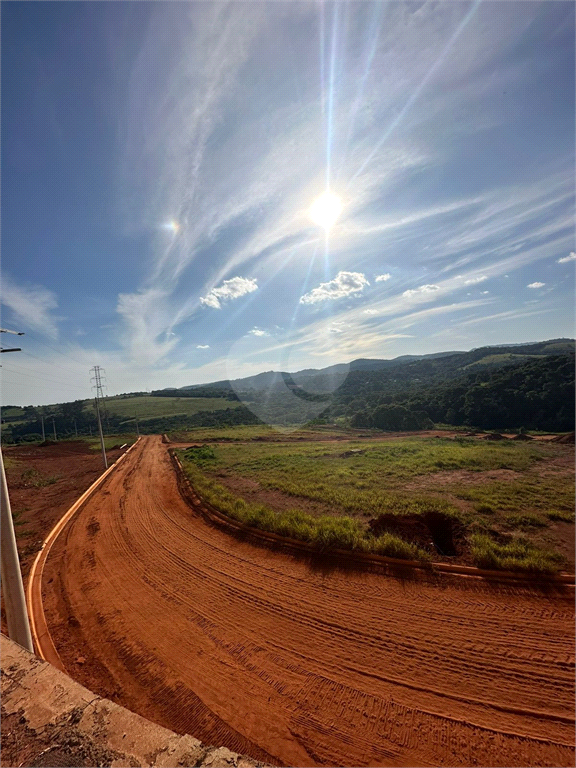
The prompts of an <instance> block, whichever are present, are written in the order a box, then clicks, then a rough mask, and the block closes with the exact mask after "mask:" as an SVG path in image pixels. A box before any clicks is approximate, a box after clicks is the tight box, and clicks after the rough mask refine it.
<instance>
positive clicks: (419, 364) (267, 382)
mask: <svg viewBox="0 0 576 768" xmlns="http://www.w3.org/2000/svg"><path fill="white" fill-rule="evenodd" d="M574 348H575V342H574V339H550V340H548V341H541V342H534V343H529V344H510V345H502V346H489V347H479V348H477V349H472V350H470V351H468V352H436V353H433V354H429V355H403V356H402V357H397V358H394V359H392V360H380V359H374V360H370V359H358V360H353V361H352V362H351V363H349V364H337V365H332V366H330V367H328V368H321V369H319V370H315V369H310V368H308V369H305V370H302V371H297V372H296V373H286V372H279V371H266V372H263V373H259V374H257V375H255V376H248V377H246V378H243V379H235V380H232V381H229V380H224V381H216V382H213V383H211V384H202V385H190V386H187V387H181V388H180V390H179V393H180V394H181V395H183V394H185V393H188V392H189V393H190V394H193V393H194V391H195V390H198V389H203V390H206V391H210V392H211V393H212V396H214V393H215V392H216V391H217V390H230V389H232V390H234V391H236V392H246V391H250V390H256V391H257V390H270V389H274V388H278V389H284V383H289V384H292V385H294V384H295V385H297V386H300V387H301V388H302V389H304V390H306V391H310V392H312V391H314V392H320V391H329V392H333V391H334V382H335V379H337V378H338V377H340V379H341V381H344V380H345V378H346V377H347V376H349V375H350V374H352V373H354V372H356V371H374V372H385V373H387V374H389V375H391V376H392V375H394V376H399V377H407V378H419V379H422V380H423V379H425V378H428V377H431V376H432V377H436V376H443V375H445V376H452V377H454V376H456V375H458V374H460V373H464V372H466V371H467V370H468V369H469V368H471V367H472V366H478V367H483V368H484V367H499V366H503V365H512V364H515V363H519V362H522V361H523V360H528V359H530V358H533V357H540V358H542V357H549V356H551V355H558V354H564V353H571V352H574Z"/></svg>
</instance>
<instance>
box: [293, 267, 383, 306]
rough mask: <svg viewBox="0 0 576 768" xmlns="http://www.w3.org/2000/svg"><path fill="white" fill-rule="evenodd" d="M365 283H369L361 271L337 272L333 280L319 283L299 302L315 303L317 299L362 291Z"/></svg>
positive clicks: (334, 297) (342, 296)
mask: <svg viewBox="0 0 576 768" xmlns="http://www.w3.org/2000/svg"><path fill="white" fill-rule="evenodd" d="M367 285H370V283H369V282H368V280H367V279H366V275H364V274H362V272H338V274H337V275H336V277H335V278H334V279H333V280H330V281H329V282H327V283H320V285H319V286H318V287H317V288H313V289H312V290H311V291H310V293H305V294H304V295H303V296H301V297H300V304H317V303H318V302H319V301H327V300H328V299H342V298H344V297H345V296H351V295H352V294H354V293H359V292H360V291H363V290H364V288H365V287H366V286H367Z"/></svg>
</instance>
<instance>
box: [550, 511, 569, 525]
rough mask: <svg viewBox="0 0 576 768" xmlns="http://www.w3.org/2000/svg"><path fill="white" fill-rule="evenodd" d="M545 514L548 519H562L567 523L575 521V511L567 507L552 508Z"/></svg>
mask: <svg viewBox="0 0 576 768" xmlns="http://www.w3.org/2000/svg"><path fill="white" fill-rule="evenodd" d="M545 515H546V517H547V518H548V520H562V521H563V522H565V523H573V522H574V512H569V511H568V510H565V509H551V510H549V511H548V512H545Z"/></svg>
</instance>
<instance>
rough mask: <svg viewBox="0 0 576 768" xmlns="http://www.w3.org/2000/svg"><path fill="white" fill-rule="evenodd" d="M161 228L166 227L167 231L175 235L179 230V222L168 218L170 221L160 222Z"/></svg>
mask: <svg viewBox="0 0 576 768" xmlns="http://www.w3.org/2000/svg"><path fill="white" fill-rule="evenodd" d="M162 229H167V230H168V232H172V234H173V235H177V234H178V232H179V230H180V224H178V222H177V221H176V219H170V221H167V222H166V224H162Z"/></svg>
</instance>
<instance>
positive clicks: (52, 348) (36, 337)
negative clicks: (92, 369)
mask: <svg viewBox="0 0 576 768" xmlns="http://www.w3.org/2000/svg"><path fill="white" fill-rule="evenodd" d="M28 334H29V335H30V336H32V338H34V339H36V341H37V342H38V343H39V344H43V345H44V346H45V347H48V349H51V350H52V351H53V352H57V353H58V354H59V355H63V356H64V357H67V358H68V359H69V360H72V362H73V363H78V365H81V366H84V365H86V363H82V362H80V360H76V358H74V357H72V356H71V355H67V354H66V352H62V350H61V349H56V347H53V346H52V345H51V344H48V343H47V342H46V341H42V339H41V338H40V337H39V336H38V335H37V334H36V333H32V332H31V331H28Z"/></svg>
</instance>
